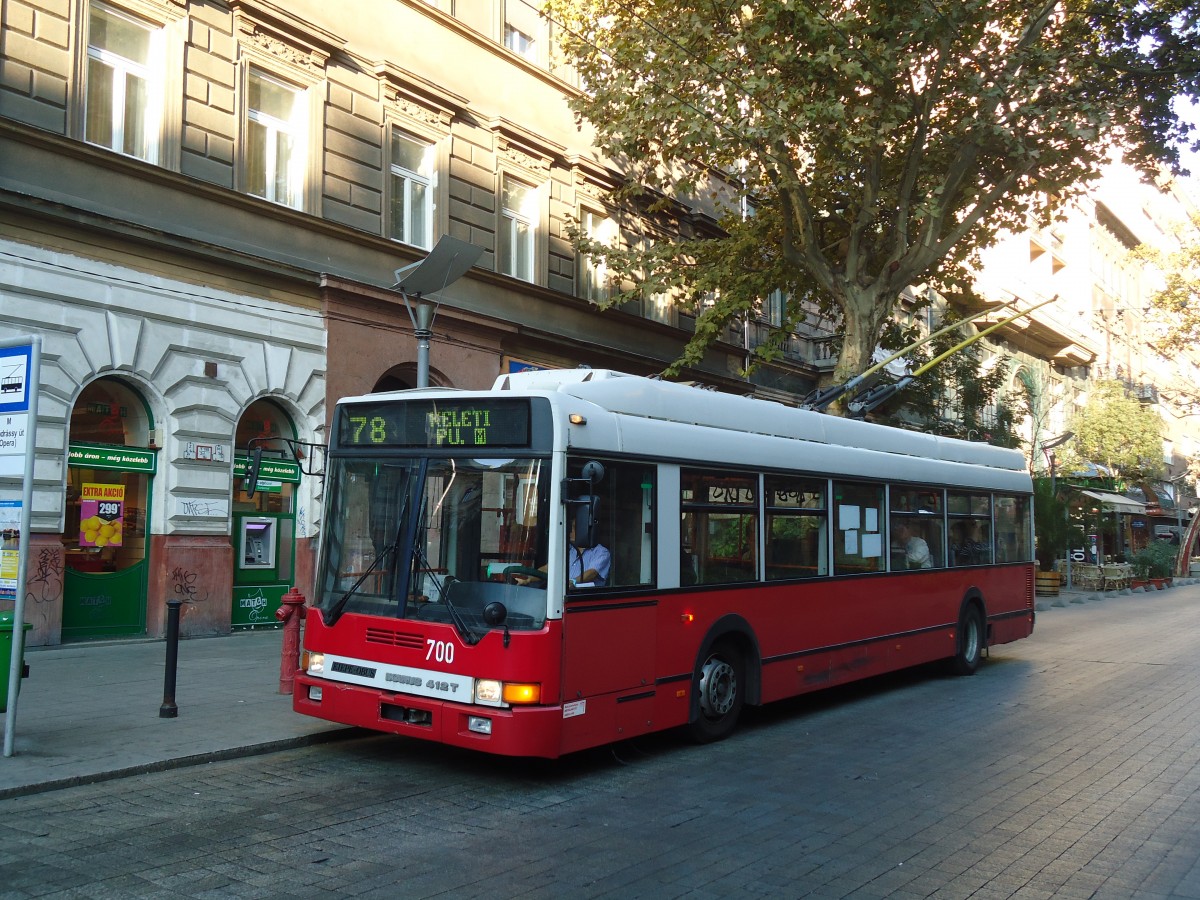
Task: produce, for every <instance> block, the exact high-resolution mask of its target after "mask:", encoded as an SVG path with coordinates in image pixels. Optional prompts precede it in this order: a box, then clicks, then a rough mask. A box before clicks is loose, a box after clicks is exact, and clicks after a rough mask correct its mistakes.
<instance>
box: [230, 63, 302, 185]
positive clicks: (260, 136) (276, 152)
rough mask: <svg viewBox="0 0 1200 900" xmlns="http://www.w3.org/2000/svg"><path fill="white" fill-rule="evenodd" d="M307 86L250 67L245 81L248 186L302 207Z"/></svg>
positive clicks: (246, 180)
mask: <svg viewBox="0 0 1200 900" xmlns="http://www.w3.org/2000/svg"><path fill="white" fill-rule="evenodd" d="M302 96H303V91H301V90H299V89H298V88H295V87H293V86H292V85H289V84H285V83H284V82H282V81H278V80H276V79H274V78H271V77H270V76H268V75H264V74H263V73H261V72H259V71H256V70H255V69H251V70H250V72H249V75H248V76H247V80H246V97H247V99H246V148H245V174H246V178H245V188H246V191H247V192H248V193H251V194H254V195H255V196H257V197H263V198H265V199H267V200H270V201H272V202H274V203H282V204H283V205H284V206H290V207H293V208H294V209H300V208H301V206H302V205H303V197H304V123H305V117H304V104H303V103H302V102H301V98H302Z"/></svg>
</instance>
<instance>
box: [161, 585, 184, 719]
mask: <svg viewBox="0 0 1200 900" xmlns="http://www.w3.org/2000/svg"><path fill="white" fill-rule="evenodd" d="M181 606H183V601H182V600H180V599H179V598H178V597H172V598H171V599H170V600H168V601H167V668H166V672H164V673H163V702H162V706H160V707H159V708H158V717H159V718H160V719H174V718H175V717H177V716H178V715H179V707H178V706H176V705H175V670H176V669H177V668H178V667H179V607H181Z"/></svg>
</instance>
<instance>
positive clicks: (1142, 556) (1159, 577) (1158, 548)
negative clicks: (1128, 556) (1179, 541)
mask: <svg viewBox="0 0 1200 900" xmlns="http://www.w3.org/2000/svg"><path fill="white" fill-rule="evenodd" d="M1175 553H1176V550H1175V548H1174V547H1173V546H1171V545H1170V544H1168V543H1167V542H1166V541H1151V542H1150V543H1149V544H1147V545H1146V546H1145V547H1143V548H1142V549H1141V550H1139V551H1138V552H1137V553H1135V554H1134V556H1133V561H1132V562H1133V582H1132V586H1134V587H1136V586H1138V585H1139V584H1141V585H1145V584H1147V583H1151V584H1153V585H1154V586H1155V587H1156V588H1159V589H1160V590H1161V589H1162V588H1163V587H1164V586H1165V585H1168V584H1170V583H1171V571H1172V569H1173V568H1174V566H1175Z"/></svg>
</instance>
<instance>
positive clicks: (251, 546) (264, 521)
mask: <svg viewBox="0 0 1200 900" xmlns="http://www.w3.org/2000/svg"><path fill="white" fill-rule="evenodd" d="M295 437H296V429H295V426H294V425H293V424H292V420H291V418H290V417H289V416H288V414H287V413H286V412H284V410H283V409H281V408H280V407H279V406H277V405H276V404H275V403H273V402H271V401H270V400H256V401H254V402H253V403H251V404H250V406H249V407H248V408H247V409H246V412H245V413H243V414H242V417H241V419H240V420H239V421H238V426H237V431H236V432H235V434H234V445H235V447H236V450H235V456H234V471H233V475H234V478H233V536H232V540H233V560H234V565H233V610H232V612H231V614H230V625H231V626H232V627H233V628H235V629H251V628H275V627H278V622H277V621H276V619H275V610H276V609H278V608H279V606H280V600H281V598H282V597H283V595H284V594H285V593H287V591H288V589H289V588H290V587H291V586H292V581H293V578H294V576H295V567H296V492H297V489H298V488H299V485H300V465H299V462H298V461H297V460H296V459H295V458H293V457H292V455H291V451H290V449H289V445H288V444H287V443H285V442H284V441H282V440H278V439H279V438H292V439H294V438H295ZM255 439H259V440H258V443H256V444H255V446H256V447H258V446H261V447H262V448H263V458H262V466H261V468H260V470H259V478H258V484H257V486H256V489H255V492H254V495H253V496H251V495H249V494H247V493H246V485H245V474H246V460H247V458H248V452H247V450H248V447H249V446H250V441H251V440H255Z"/></svg>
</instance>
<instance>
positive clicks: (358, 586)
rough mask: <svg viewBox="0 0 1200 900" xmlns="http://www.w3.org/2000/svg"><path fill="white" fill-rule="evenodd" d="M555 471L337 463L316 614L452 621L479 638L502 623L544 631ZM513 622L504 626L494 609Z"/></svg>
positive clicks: (515, 465)
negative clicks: (551, 484)
mask: <svg viewBox="0 0 1200 900" xmlns="http://www.w3.org/2000/svg"><path fill="white" fill-rule="evenodd" d="M549 470H550V467H549V463H548V461H546V460H540V459H466V458H458V457H455V458H427V457H414V458H405V459H395V458H392V459H387V460H382V459H379V458H377V457H376V458H356V457H335V458H333V459H330V460H329V467H328V472H327V478H326V486H327V490H328V492H329V497H328V500H327V502H328V507H327V508H328V509H329V510H335V511H336V514H334V515H332V516H331V517H330V518H329V520H328V521H327V527H326V533H325V535H324V541H323V543H322V551H321V553H322V559H321V563H320V565H319V569H318V571H320V572H321V573H322V581H321V584H320V586H319V597H318V598H317V604H316V605H317V606H318V608H320V610H321V611H322V613H323V614H325V616H326V618H327V619H332V620H336V618H337V617H339V616H340V615H341V614H343V613H346V612H353V613H365V614H370V615H385V616H394V617H401V618H415V619H422V620H426V621H441V622H452V623H454V624H455V626H456V627H458V628H459V630H460V631H465V632H466V634H467V635H468V636H470V635H472V634H474V635H475V636H476V637H478V635H479V634H481V633H482V632H483V631H486V630H487V629H488V628H489V627H491V626H493V625H497V624H503V625H504V626H505V627H507V628H510V629H513V630H521V629H536V628H541V627H542V625H543V624H544V622H545V618H546V605H547V600H546V590H545V587H546V581H545V568H544V567H545V565H546V555H547V544H548V538H547V523H548V519H549V515H548V506H549ZM493 602H499V603H501V604H503V609H504V611H505V616H504V618H503V620H502V622H497V621H495V619H496V608H495V607H493V608H492V611H491V612H490V613H489V616H488V617H487V619H486V620H485V616H484V609H485V608H486V607H488V605H489V604H491V603H493Z"/></svg>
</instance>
